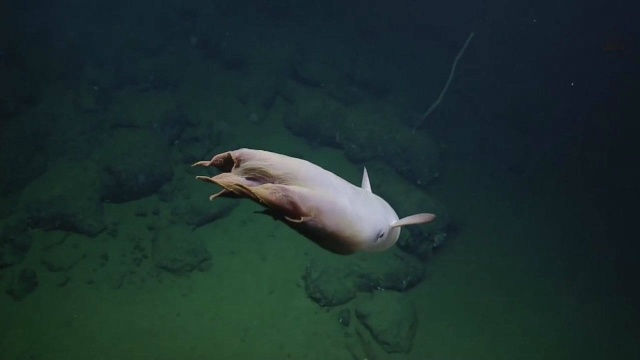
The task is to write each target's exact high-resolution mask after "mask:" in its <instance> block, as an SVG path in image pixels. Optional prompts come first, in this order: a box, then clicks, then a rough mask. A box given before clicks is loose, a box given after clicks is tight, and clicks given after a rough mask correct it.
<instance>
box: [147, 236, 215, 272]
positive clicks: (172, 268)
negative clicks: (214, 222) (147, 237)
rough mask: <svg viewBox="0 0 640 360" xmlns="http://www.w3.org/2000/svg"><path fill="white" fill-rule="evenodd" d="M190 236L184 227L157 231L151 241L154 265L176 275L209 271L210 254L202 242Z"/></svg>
mask: <svg viewBox="0 0 640 360" xmlns="http://www.w3.org/2000/svg"><path fill="white" fill-rule="evenodd" d="M192 234H193V232H192V231H191V228H188V227H186V226H171V227H169V228H164V229H159V230H157V231H156V232H155V234H154V235H153V239H152V253H153V255H152V256H153V261H154V263H155V265H156V266H157V267H158V268H160V269H163V270H166V271H169V272H171V273H174V274H177V275H182V274H186V273H189V272H192V271H194V270H199V271H206V270H209V269H210V268H211V254H210V253H209V250H208V249H207V248H206V247H205V246H204V243H203V242H202V240H201V239H199V238H195V237H193V236H192Z"/></svg>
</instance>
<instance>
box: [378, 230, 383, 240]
mask: <svg viewBox="0 0 640 360" xmlns="http://www.w3.org/2000/svg"><path fill="white" fill-rule="evenodd" d="M383 237H384V231H380V233H379V234H378V240H380V239H382V238H383Z"/></svg>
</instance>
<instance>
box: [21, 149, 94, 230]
mask: <svg viewBox="0 0 640 360" xmlns="http://www.w3.org/2000/svg"><path fill="white" fill-rule="evenodd" d="M96 174H97V172H96V169H95V167H93V166H92V165H90V164H85V163H75V162H65V161H62V162H58V163H54V164H51V166H49V168H48V169H47V171H46V172H45V173H44V174H43V175H41V176H40V177H38V178H37V179H35V180H34V181H33V182H31V183H30V184H29V185H28V186H27V187H26V188H25V189H24V191H23V193H22V196H21V198H20V207H21V208H22V209H23V211H24V212H25V213H26V214H27V217H28V219H29V226H31V227H35V228H41V229H44V230H63V231H71V232H75V233H78V234H84V235H88V236H96V235H98V234H99V233H100V232H102V231H103V230H104V229H105V224H104V220H103V209H102V203H101V202H100V187H101V183H100V179H99V178H98V176H96Z"/></svg>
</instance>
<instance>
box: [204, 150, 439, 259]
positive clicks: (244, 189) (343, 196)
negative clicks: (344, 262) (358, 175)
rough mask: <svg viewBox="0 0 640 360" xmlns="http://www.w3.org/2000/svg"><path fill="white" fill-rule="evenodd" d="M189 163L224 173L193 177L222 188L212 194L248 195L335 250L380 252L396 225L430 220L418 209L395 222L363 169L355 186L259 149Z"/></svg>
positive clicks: (397, 231) (392, 239)
mask: <svg viewBox="0 0 640 360" xmlns="http://www.w3.org/2000/svg"><path fill="white" fill-rule="evenodd" d="M195 165H201V166H215V167H218V168H219V169H221V170H222V171H225V172H224V173H223V174H220V175H217V176H215V177H211V178H209V177H199V179H201V180H205V181H209V182H213V183H216V184H218V185H220V186H222V187H223V188H224V190H223V191H221V192H220V193H218V194H216V195H214V196H212V198H215V197H217V196H233V197H248V198H251V199H253V200H254V201H256V202H258V203H260V204H262V205H264V206H265V207H267V208H268V209H270V210H273V211H274V212H276V213H278V214H281V215H282V220H283V221H284V222H285V223H286V224H287V225H289V226H290V227H292V228H293V229H295V230H297V231H298V232H300V233H301V234H303V235H304V236H306V237H308V238H309V239H311V240H313V241H315V242H316V243H318V244H319V245H320V246H322V247H324V248H326V249H328V250H330V251H333V252H336V253H341V254H349V253H352V252H355V251H383V250H386V249H388V248H390V247H391V246H393V245H394V244H395V243H396V241H397V240H398V237H399V236H400V228H401V226H404V225H411V224H419V223H426V222H430V221H432V220H433V219H434V218H435V215H433V214H427V213H423V214H416V215H412V216H409V217H406V218H403V219H401V220H399V218H398V215H397V214H396V212H395V211H394V210H393V208H392V207H391V206H390V205H389V204H388V203H387V202H386V201H385V200H384V199H382V198H381V197H379V196H378V195H376V194H374V193H373V192H371V188H370V185H369V178H368V174H367V171H366V169H365V170H364V174H363V177H362V186H361V187H358V186H355V185H353V184H351V183H349V182H348V181H346V180H344V179H342V178H341V177H339V176H337V175H335V174H334V173H332V172H330V171H327V170H325V169H323V168H322V167H320V166H317V165H315V164H313V163H310V162H308V161H306V160H302V159H298V158H294V157H290V156H286V155H282V154H277V153H273V152H268V151H263V150H252V149H239V150H235V151H231V152H227V153H223V154H219V155H217V156H215V157H214V158H213V159H212V160H211V161H202V162H199V163H196V164H195Z"/></svg>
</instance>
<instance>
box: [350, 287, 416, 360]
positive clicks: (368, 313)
mask: <svg viewBox="0 0 640 360" xmlns="http://www.w3.org/2000/svg"><path fill="white" fill-rule="evenodd" d="M356 317H357V318H358V320H359V321H360V322H361V323H362V325H364V327H366V328H367V330H369V333H371V336H372V337H373V339H374V340H375V341H376V342H377V343H378V344H379V345H380V346H381V347H382V348H383V349H384V350H385V351H386V352H387V353H408V352H409V351H411V347H412V345H413V338H414V337H415V335H416V328H417V326H418V319H417V317H416V311H415V308H414V307H413V305H412V304H411V302H410V301H409V299H407V298H406V296H405V295H403V294H400V293H398V292H395V291H379V292H375V293H373V294H372V295H371V296H369V297H367V298H366V299H359V301H358V303H357V305H356Z"/></svg>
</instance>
